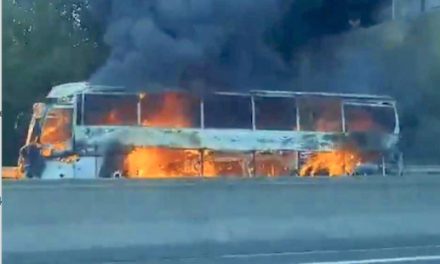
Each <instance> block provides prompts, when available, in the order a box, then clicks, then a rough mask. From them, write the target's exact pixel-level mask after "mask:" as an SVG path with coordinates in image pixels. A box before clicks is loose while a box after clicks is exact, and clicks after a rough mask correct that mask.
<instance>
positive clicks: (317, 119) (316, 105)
mask: <svg viewBox="0 0 440 264" xmlns="http://www.w3.org/2000/svg"><path fill="white" fill-rule="evenodd" d="M298 104H299V115H300V128H301V130H302V131H320V132H341V131H342V115H341V101H340V100H337V99H332V98H316V97H309V98H301V99H299V101H298Z"/></svg>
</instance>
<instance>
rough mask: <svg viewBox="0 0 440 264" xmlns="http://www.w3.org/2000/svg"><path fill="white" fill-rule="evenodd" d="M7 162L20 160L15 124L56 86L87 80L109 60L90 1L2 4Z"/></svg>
mask: <svg viewBox="0 0 440 264" xmlns="http://www.w3.org/2000/svg"><path fill="white" fill-rule="evenodd" d="M3 10H4V12H3V14H4V16H3V25H4V27H3V131H2V132H3V145H2V148H3V153H5V154H4V155H3V157H4V158H3V164H13V163H14V162H15V161H16V157H17V152H18V147H19V145H20V144H22V143H23V139H22V138H21V139H20V138H17V134H16V133H15V132H14V129H13V125H14V121H15V116H16V115H17V114H18V113H19V112H20V111H26V110H29V109H31V106H32V104H33V103H34V102H36V101H38V100H43V98H44V97H45V96H46V94H47V93H48V91H49V90H50V88H51V87H52V86H53V85H56V84H59V83H64V82H72V81H80V80H87V79H88V78H89V76H90V75H91V74H92V73H93V72H94V71H95V70H96V68H97V67H99V66H100V65H101V64H102V63H103V61H104V60H105V58H106V56H107V48H106V47H105V45H104V44H103V43H102V42H101V40H102V37H101V35H102V32H103V31H102V29H101V28H100V24H99V23H97V22H96V21H94V20H93V18H92V16H90V10H89V2H88V0H74V1H68V0H47V1H38V0H27V1H18V0H5V1H3Z"/></svg>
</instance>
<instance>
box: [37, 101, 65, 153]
mask: <svg viewBox="0 0 440 264" xmlns="http://www.w3.org/2000/svg"><path fill="white" fill-rule="evenodd" d="M71 137H72V109H69V108H52V109H51V110H49V111H48V112H47V114H46V118H45V119H44V121H43V126H42V128H41V136H40V142H41V143H42V144H52V145H57V144H62V143H66V142H68V141H69V140H70V139H71Z"/></svg>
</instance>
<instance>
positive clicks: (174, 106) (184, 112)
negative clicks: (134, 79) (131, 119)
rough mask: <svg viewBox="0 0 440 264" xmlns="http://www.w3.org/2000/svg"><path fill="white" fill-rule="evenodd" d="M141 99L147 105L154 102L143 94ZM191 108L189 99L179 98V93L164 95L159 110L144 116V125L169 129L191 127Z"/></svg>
mask: <svg viewBox="0 0 440 264" xmlns="http://www.w3.org/2000/svg"><path fill="white" fill-rule="evenodd" d="M141 98H142V100H144V101H145V102H146V103H148V102H149V99H150V100H152V99H151V98H149V97H148V95H146V94H142V95H141ZM189 107H190V105H189V102H188V100H187V98H185V97H181V96H179V94H178V93H167V94H164V97H163V98H162V102H161V105H160V107H159V108H158V109H154V111H152V112H149V113H145V114H143V115H142V116H143V117H142V125H144V126H154V127H167V128H185V127H191V126H192V123H193V122H192V116H191V113H190V111H189Z"/></svg>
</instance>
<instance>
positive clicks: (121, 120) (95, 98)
mask: <svg viewBox="0 0 440 264" xmlns="http://www.w3.org/2000/svg"><path fill="white" fill-rule="evenodd" d="M138 101H139V97H138V96H137V95H114V94H110V95H108V94H106V95H102V94H86V95H85V97H84V102H83V103H84V113H82V114H83V115H84V125H137V104H138Z"/></svg>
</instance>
